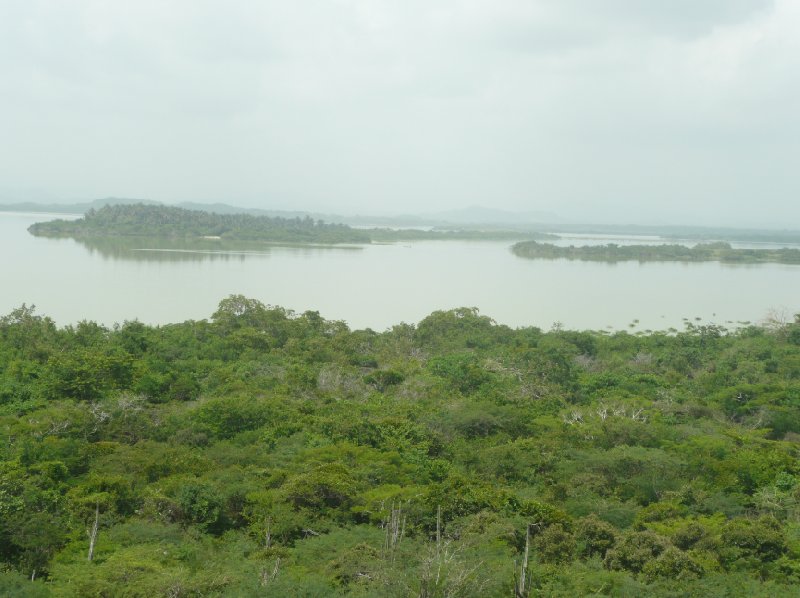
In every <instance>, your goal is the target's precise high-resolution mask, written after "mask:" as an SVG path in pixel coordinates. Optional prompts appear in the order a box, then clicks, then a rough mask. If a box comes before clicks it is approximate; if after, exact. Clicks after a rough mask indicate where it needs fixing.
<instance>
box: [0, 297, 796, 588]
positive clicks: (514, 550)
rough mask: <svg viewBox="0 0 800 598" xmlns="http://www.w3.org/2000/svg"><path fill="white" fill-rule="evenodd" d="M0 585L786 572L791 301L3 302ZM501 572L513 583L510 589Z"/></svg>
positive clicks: (781, 583)
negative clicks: (724, 313)
mask: <svg viewBox="0 0 800 598" xmlns="http://www.w3.org/2000/svg"><path fill="white" fill-rule="evenodd" d="M0 429H2V433H3V442H2V444H0V595H3V596H51V595H52V596H108V597H111V596H113V597H117V596H147V597H154V596H236V597H241V596H362V597H367V596H369V597H374V596H386V597H390V596H397V597H400V596H427V597H433V596H449V597H458V596H464V597H466V596H523V597H529V596H569V597H573V596H586V595H606V596H630V597H639V596H665V597H666V596H671V597H672V596H703V597H715V596H716V597H723V596H725V597H730V596H741V597H752V596H770V597H781V596H787V597H788V596H797V591H798V587H800V523H799V521H800V461H799V460H798V456H799V453H800V318H797V319H795V321H780V320H774V321H771V322H770V323H769V324H768V325H764V326H747V327H744V328H740V329H737V330H726V329H724V328H721V327H719V326H716V325H713V324H708V325H700V324H688V325H687V327H686V329H685V330H684V331H682V332H672V333H660V332H657V333H651V334H630V333H627V332H616V333H610V334H609V333H600V332H575V331H567V330H561V329H560V328H559V327H554V329H553V330H551V331H549V332H546V331H543V330H540V329H538V328H521V329H511V328H508V327H506V326H503V325H498V324H496V323H494V322H493V321H492V320H491V319H490V318H488V317H486V316H483V315H481V314H479V313H478V312H477V311H476V310H474V309H467V308H461V309H456V310H451V311H440V312H435V313H433V314H431V315H430V316H428V317H427V318H425V319H423V320H422V321H421V322H420V323H419V324H417V325H409V324H399V325H397V326H394V327H393V328H392V329H391V330H387V331H385V332H381V333H378V332H374V331H372V330H350V329H349V328H348V327H347V326H346V325H345V324H344V323H342V322H337V321H328V320H325V319H324V318H322V317H321V316H320V315H319V314H318V313H316V312H306V313H302V314H296V313H292V312H291V311H288V310H285V309H282V308H280V307H271V306H266V305H263V304H262V303H260V302H258V301H256V300H253V299H248V298H245V297H242V296H231V297H229V298H227V299H225V300H223V301H222V302H221V303H220V305H219V308H218V310H217V311H216V312H215V313H214V314H213V315H212V317H211V318H210V320H208V321H206V320H201V321H187V322H184V323H180V324H172V325H166V326H159V327H152V326H147V325H144V324H142V323H140V322H137V321H129V322H125V323H123V324H121V325H117V326H114V327H113V328H106V327H103V326H101V325H98V324H95V323H92V322H89V321H83V322H80V323H79V324H77V325H73V326H66V327H58V326H56V325H55V324H54V322H53V321H52V320H51V319H49V318H48V317H46V316H43V315H39V314H38V313H36V312H35V310H34V309H33V308H30V307H27V306H22V307H21V308H19V309H16V310H14V311H13V312H11V313H10V314H8V315H6V316H4V317H2V318H0ZM515 592H516V593H515Z"/></svg>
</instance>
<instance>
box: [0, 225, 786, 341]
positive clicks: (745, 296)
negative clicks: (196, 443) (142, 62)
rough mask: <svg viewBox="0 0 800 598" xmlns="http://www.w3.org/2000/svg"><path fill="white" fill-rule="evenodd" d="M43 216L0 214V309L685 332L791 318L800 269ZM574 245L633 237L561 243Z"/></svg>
mask: <svg viewBox="0 0 800 598" xmlns="http://www.w3.org/2000/svg"><path fill="white" fill-rule="evenodd" d="M46 218H47V217H43V216H42V215H40V214H39V215H22V214H3V213H0V248H1V249H2V254H3V255H4V256H5V259H3V261H2V265H0V314H6V313H8V312H10V311H11V310H12V309H14V308H15V307H19V306H20V305H21V304H22V303H27V304H28V305H30V304H35V305H36V306H37V312H38V313H40V314H44V315H48V316H50V317H52V318H54V319H55V320H56V321H57V322H58V323H59V324H68V323H74V322H77V321H79V320H82V319H90V320H96V321H99V322H102V323H105V324H108V325H111V324H113V323H115V322H123V321H124V320H132V319H139V320H141V321H143V322H147V323H154V324H161V323H168V322H178V321H183V320H186V319H203V318H208V317H210V315H211V314H212V313H213V312H214V310H215V309H216V306H217V304H218V302H219V301H220V300H221V299H223V298H224V297H226V296H228V295H230V294H233V293H241V294H244V295H247V296H248V297H253V298H256V299H259V300H261V301H263V302H264V303H268V304H273V305H281V306H283V307H286V308H288V309H293V310H295V311H298V312H301V311H305V310H309V309H310V310H317V311H319V312H320V313H321V314H322V315H323V316H324V317H326V318H329V319H338V320H344V321H346V322H347V323H348V324H350V326H351V327H354V328H363V327H371V328H373V329H376V330H383V329H385V328H386V327H389V326H391V325H393V324H397V323H399V322H402V321H405V322H417V321H419V320H420V319H421V318H423V317H425V316H426V315H428V314H429V313H430V312H432V311H434V310H436V309H448V308H453V307H459V306H474V307H478V308H479V309H480V310H481V312H482V313H484V314H486V315H489V316H491V317H492V318H494V319H495V320H497V321H498V322H502V323H505V324H509V325H512V326H529V325H535V326H540V327H543V328H549V327H550V326H551V325H552V324H553V323H555V322H560V323H562V324H563V325H564V326H566V327H568V328H582V329H586V328H591V329H604V328H607V327H609V326H610V327H613V328H616V329H621V328H626V329H627V328H629V326H630V325H631V324H634V329H636V330H645V329H661V330H663V329H667V328H669V327H676V328H682V326H683V321H684V318H688V319H690V320H692V321H694V320H695V318H700V319H701V320H702V321H703V322H704V323H708V322H715V323H719V324H726V323H736V322H742V321H753V322H757V321H759V320H761V319H763V318H764V317H765V316H766V315H767V314H768V313H769V312H770V311H771V310H774V311H779V312H780V311H782V312H785V313H786V314H787V315H788V314H793V313H796V312H800V266H791V265H781V264H762V265H723V264H719V263H695V264H681V263H671V262H666V263H648V264H639V263H636V262H624V263H618V264H604V263H596V262H578V261H574V262H570V261H564V260H556V261H548V260H526V259H521V258H517V257H515V256H514V255H513V254H512V253H511V252H510V250H509V247H510V245H511V243H510V242H495V241H478V242H466V241H446V242H444V241H423V242H413V243H397V244H389V245H370V246H365V247H353V246H348V247H341V248H324V247H280V246H269V245H260V244H248V245H245V246H242V245H236V246H233V245H226V244H223V243H220V242H215V241H204V242H196V243H185V242H178V241H174V242H160V243H152V242H142V241H137V240H132V239H122V240H119V241H114V242H108V241H100V242H98V241H93V242H91V243H88V244H87V243H81V242H78V241H74V240H71V239H44V238H37V237H33V236H32V235H30V234H29V233H28V232H27V230H26V229H27V227H28V226H29V225H30V224H32V223H33V222H37V221H41V220H43V219H46ZM585 242H602V243H607V242H618V243H624V242H631V240H630V239H617V240H614V239H612V238H609V237H602V238H600V239H593V240H591V241H590V240H582V239H579V238H572V239H570V240H569V242H567V244H570V243H572V244H575V245H579V244H583V243H585ZM637 242H641V241H637Z"/></svg>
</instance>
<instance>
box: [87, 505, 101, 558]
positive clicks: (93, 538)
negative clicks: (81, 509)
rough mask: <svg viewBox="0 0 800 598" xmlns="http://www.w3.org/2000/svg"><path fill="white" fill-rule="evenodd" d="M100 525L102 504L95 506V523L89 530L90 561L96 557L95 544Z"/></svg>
mask: <svg viewBox="0 0 800 598" xmlns="http://www.w3.org/2000/svg"><path fill="white" fill-rule="evenodd" d="M99 525H100V505H99V504H98V505H97V506H96V507H95V508H94V524H93V525H92V529H91V531H88V532H87V533H88V534H89V562H90V563H91V562H92V559H93V558H94V544H95V542H96V541H97V528H98V527H99Z"/></svg>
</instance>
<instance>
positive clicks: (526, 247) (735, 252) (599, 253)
mask: <svg viewBox="0 0 800 598" xmlns="http://www.w3.org/2000/svg"><path fill="white" fill-rule="evenodd" d="M511 250H512V251H513V252H514V254H515V255H517V256H519V257H523V258H528V259H567V260H583V261H596V262H625V261H638V262H726V263H741V264H766V263H777V264H800V249H795V248H789V247H781V248H779V249H740V248H733V247H731V245H730V243H726V242H723V241H717V242H713V243H698V244H697V245H694V246H692V247H689V246H687V245H678V244H670V245H617V244H616V243H608V244H606V245H583V246H578V247H576V246H574V245H570V246H569V247H560V246H557V245H553V244H552V243H537V242H536V241H521V242H519V243H516V244H514V245H513V246H512V248H511Z"/></svg>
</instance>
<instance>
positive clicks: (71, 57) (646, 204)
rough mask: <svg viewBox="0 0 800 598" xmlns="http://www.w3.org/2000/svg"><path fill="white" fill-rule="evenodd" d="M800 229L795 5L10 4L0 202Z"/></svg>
mask: <svg viewBox="0 0 800 598" xmlns="http://www.w3.org/2000/svg"><path fill="white" fill-rule="evenodd" d="M110 195H114V196H122V197H137V198H150V199H157V200H162V201H167V202H172V201H183V200H199V201H225V202H228V203H233V204H238V205H247V206H255V207H263V208H276V209H308V210H326V211H337V212H347V213H355V212H358V213H374V214H380V213H403V212H406V213H407V212H419V211H433V210H440V209H441V210H445V209H453V208H459V207H464V206H468V205H475V204H480V205H486V206H492V207H496V208H501V209H507V210H537V211H538V210H549V211H553V212H556V213H557V214H559V215H560V216H562V217H565V218H572V219H578V220H582V221H622V222H659V221H661V222H668V223H702V224H710V223H714V222H717V223H720V224H739V225H743V224H747V225H753V224H759V225H783V226H787V227H788V226H792V227H798V226H800V0H774V1H770V0H602V1H600V0H526V1H517V0H469V1H467V0H396V1H384V0H281V1H269V0H252V1H249V0H225V1H211V0H169V1H166V0H136V1H132V0H70V1H69V2H65V1H63V0H2V1H0V200H2V201H9V200H12V199H15V198H19V199H26V200H29V199H37V198H41V199H47V200H52V199H61V200H68V199H87V198H88V199H91V198H97V197H105V196H110Z"/></svg>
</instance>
